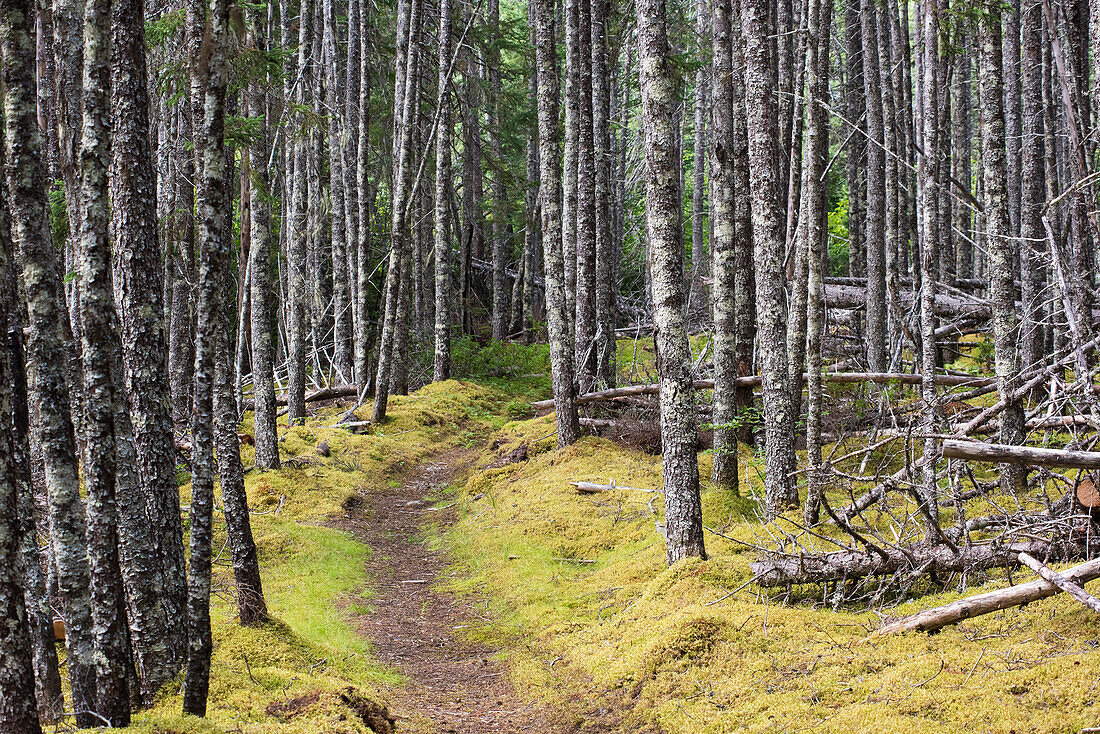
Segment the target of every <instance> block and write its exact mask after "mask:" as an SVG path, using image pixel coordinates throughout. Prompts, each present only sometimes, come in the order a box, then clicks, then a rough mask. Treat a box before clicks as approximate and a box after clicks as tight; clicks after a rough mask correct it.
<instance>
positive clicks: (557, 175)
mask: <svg viewBox="0 0 1100 734" xmlns="http://www.w3.org/2000/svg"><path fill="white" fill-rule="evenodd" d="M531 2H533V3H534V4H535V24H536V31H535V53H536V58H537V64H538V85H539V97H538V125H539V181H540V186H539V205H540V207H541V209H542V247H543V263H544V277H545V280H546V310H547V322H548V331H549V336H550V369H551V380H552V382H553V387H554V408H555V411H556V418H557V427H558V446H568V445H570V444H572V443H574V442H575V441H576V440H577V439H578V438H579V437H580V432H581V428H580V421H579V419H578V416H577V404H576V387H575V385H574V384H573V353H572V352H573V340H572V337H571V335H570V333H569V328H568V319H569V313H568V304H567V302H566V293H567V292H568V290H569V289H568V287H567V282H566V278H565V263H564V262H563V258H562V250H563V242H564V238H563V236H562V223H563V221H565V220H564V218H563V216H562V214H563V212H562V190H561V175H562V174H561V171H562V169H561V153H560V144H559V138H558V103H559V102H558V63H557V58H556V39H555V35H554V3H553V0H531Z"/></svg>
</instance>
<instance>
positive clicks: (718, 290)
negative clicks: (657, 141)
mask: <svg viewBox="0 0 1100 734" xmlns="http://www.w3.org/2000/svg"><path fill="white" fill-rule="evenodd" d="M711 22H712V28H713V34H712V38H713V51H712V58H713V59H714V61H713V64H714V75H713V86H712V96H711V99H712V102H713V116H712V118H711V119H712V123H711V130H710V136H709V142H710V151H711V171H712V173H711V182H710V191H711V206H712V210H711V212H710V221H711V252H710V256H711V257H710V259H711V265H712V277H711V301H712V304H713V310H714V388H715V389H714V415H713V418H712V422H713V424H714V465H713V470H712V475H711V478H712V481H713V482H714V485H715V486H716V487H718V488H719V489H721V490H724V491H727V492H731V493H734V494H736V493H737V492H738V472H737V431H736V430H735V422H736V419H737V409H738V401H737V393H736V389H735V388H734V379H735V378H736V377H737V350H736V339H737V313H736V307H737V302H736V292H737V285H736V262H735V252H736V250H735V248H736V239H737V223H736V214H735V203H734V192H735V189H736V183H735V181H734V167H735V166H736V162H735V160H734V159H735V157H736V156H737V151H736V148H735V147H734V140H735V132H734V125H735V122H734V119H735V118H734V83H733V38H732V27H731V26H732V22H733V17H732V8H731V4H730V1H729V0H716V2H715V3H714V7H713V8H712V10H711Z"/></svg>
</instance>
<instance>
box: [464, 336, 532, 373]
mask: <svg viewBox="0 0 1100 734" xmlns="http://www.w3.org/2000/svg"><path fill="white" fill-rule="evenodd" d="M451 363H452V365H453V371H454V374H455V377H457V378H471V377H502V376H505V375H510V376H514V377H518V376H521V375H526V374H535V373H544V374H547V373H549V371H550V348H549V346H548V345H546V344H529V345H528V344H519V343H517V342H500V341H491V342H489V344H488V345H486V346H484V347H482V346H480V345H479V344H478V343H477V342H476V341H474V339H473V338H471V337H469V336H461V337H457V338H454V339H452V340H451Z"/></svg>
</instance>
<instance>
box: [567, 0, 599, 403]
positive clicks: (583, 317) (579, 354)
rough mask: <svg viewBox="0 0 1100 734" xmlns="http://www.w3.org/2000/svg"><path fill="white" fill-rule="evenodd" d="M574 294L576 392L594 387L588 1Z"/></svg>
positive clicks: (580, 66)
mask: <svg viewBox="0 0 1100 734" xmlns="http://www.w3.org/2000/svg"><path fill="white" fill-rule="evenodd" d="M577 3H578V5H579V31H580V32H579V33H578V35H577V62H576V63H577V82H578V84H577V86H576V88H575V89H573V90H571V93H572V94H575V95H577V97H578V99H577V111H578V113H579V114H578V115H577V118H576V120H575V124H576V125H577V293H576V323H575V325H574V332H575V340H576V346H575V359H576V363H577V384H578V392H580V393H581V394H582V395H583V394H584V393H586V392H589V391H590V390H592V389H593V388H594V387H595V381H596V364H597V356H598V355H597V345H596V343H595V339H596V326H597V324H596V180H595V178H596V170H595V155H594V150H593V142H594V139H593V135H592V87H593V84H594V80H593V78H592V52H591V45H592V34H591V32H590V31H589V30H588V29H589V28H591V26H592V13H591V2H590V0H577Z"/></svg>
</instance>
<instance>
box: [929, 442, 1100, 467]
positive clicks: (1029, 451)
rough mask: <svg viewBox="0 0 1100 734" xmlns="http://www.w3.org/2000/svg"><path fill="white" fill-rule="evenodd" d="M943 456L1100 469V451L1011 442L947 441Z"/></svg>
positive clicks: (1031, 464) (1001, 462) (999, 462)
mask: <svg viewBox="0 0 1100 734" xmlns="http://www.w3.org/2000/svg"><path fill="white" fill-rule="evenodd" d="M943 458H945V459H968V460H970V461H988V462H990V463H994V464H1027V465H1029V466H1057V467H1066V468H1070V469H1100V451H1068V450H1066V449H1043V448H1037V447H1034V446H1011V445H1007V444H997V443H980V442H977V441H957V440H947V441H944V442H943Z"/></svg>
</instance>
